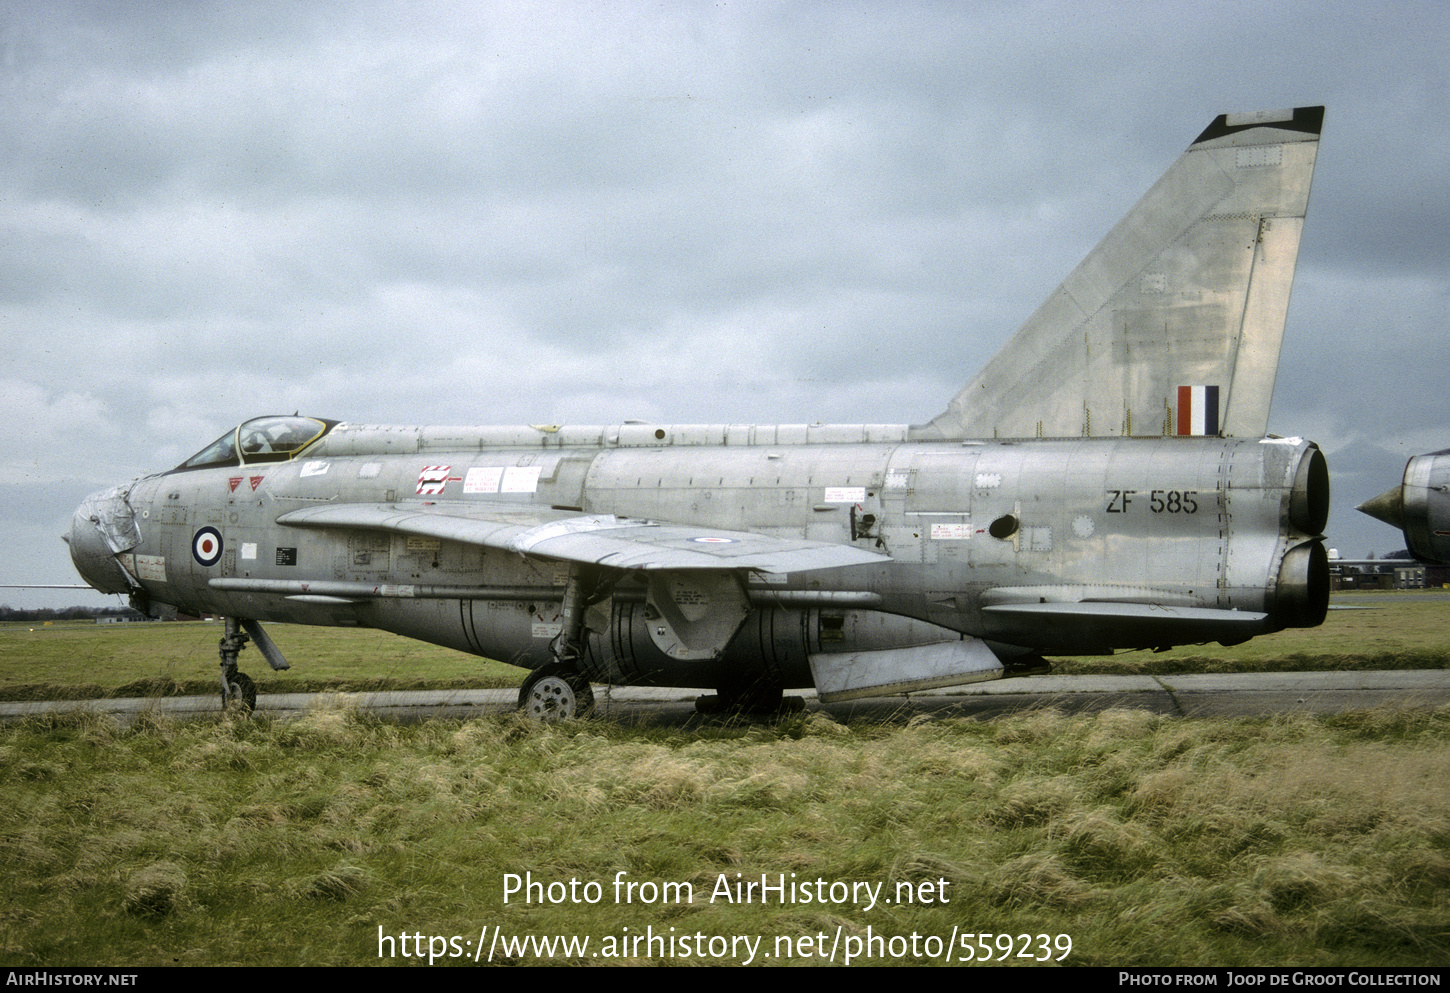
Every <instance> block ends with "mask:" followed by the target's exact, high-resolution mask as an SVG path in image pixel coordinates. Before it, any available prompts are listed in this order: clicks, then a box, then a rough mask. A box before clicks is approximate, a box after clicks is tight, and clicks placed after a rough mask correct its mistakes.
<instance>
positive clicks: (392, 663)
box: [0, 593, 1450, 700]
mask: <svg viewBox="0 0 1450 993" xmlns="http://www.w3.org/2000/svg"><path fill="white" fill-rule="evenodd" d="M1366 601H1368V602H1371V603H1373V604H1376V607H1375V609H1370V610H1363V609H1354V610H1331V611H1330V614H1329V617H1328V619H1327V620H1326V621H1325V623H1324V624H1323V625H1321V626H1320V627H1317V628H1302V629H1293V630H1289V631H1281V632H1279V633H1277V634H1272V635H1266V636H1264V637H1262V638H1255V639H1253V640H1251V641H1248V642H1246V643H1244V644H1242V645H1236V646H1234V647H1232V648H1224V647H1222V646H1219V645H1191V646H1186V647H1183V648H1176V649H1173V650H1172V651H1168V652H1162V653H1153V652H1126V653H1122V654H1119V655H1115V656H1111V657H1093V656H1088V657H1074V658H1065V659H1060V660H1057V664H1056V669H1055V671H1057V672H1062V673H1083V674H1088V673H1093V674H1123V675H1127V674H1134V673H1137V674H1144V675H1169V674H1174V673H1183V672H1300V671H1306V672H1307V671H1332V670H1341V669H1443V668H1446V667H1447V666H1450V600H1444V599H1440V598H1439V597H1436V596H1424V595H1416V594H1413V593H1409V594H1395V593H1386V594H1380V595H1378V596H1376V597H1364V596H1362V595H1361V596H1358V597H1355V598H1354V602H1355V603H1356V604H1359V603H1363V602H1366ZM268 630H269V631H270V632H271V634H272V637H273V640H274V641H276V642H277V645H278V647H279V648H281V650H282V652H283V654H284V655H286V656H287V658H288V659H289V661H291V662H292V665H293V667H292V668H291V669H290V670H288V671H286V672H272V671H271V670H269V669H268V668H267V666H266V663H264V662H263V661H262V659H261V657H260V655H259V654H258V653H257V652H256V650H255V649H251V648H249V649H248V650H247V651H246V652H245V653H244V654H243V663H244V667H245V669H246V671H247V673H248V674H249V675H251V676H252V677H253V678H254V679H255V680H256V682H257V689H258V691H259V692H261V693H304V692H322V691H338V692H364V691H368V690H397V689H465V688H484V689H488V688H499V687H510V686H518V685H519V683H520V682H522V680H523V676H524V672H523V670H521V669H518V668H515V667H513V666H509V665H504V664H503V663H500V662H493V661H489V660H486V659H480V658H478V657H476V656H472V655H466V654H464V653H463V652H456V651H453V650H451V649H447V648H439V647H438V646H436V645H428V644H425V643H423V642H420V641H413V640H411V639H408V638H402V637H399V636H398V635H393V634H388V633H386V632H383V631H372V630H368V629H360V628H318V627H308V626H303V625H291V624H277V625H269V626H268ZM220 637H221V628H220V625H219V624H216V623H205V622H180V623H170V624H116V625H98V624H93V623H89V622H83V621H75V622H57V623H55V624H53V625H34V624H25V623H8V624H3V625H0V700H54V699H90V698H95V697H119V696H174V695H185V694H198V693H203V694H204V693H212V692H215V691H216V690H217V648H216V643H217V640H218V639H219V638H220Z"/></svg>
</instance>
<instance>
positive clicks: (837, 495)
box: [826, 486, 866, 503]
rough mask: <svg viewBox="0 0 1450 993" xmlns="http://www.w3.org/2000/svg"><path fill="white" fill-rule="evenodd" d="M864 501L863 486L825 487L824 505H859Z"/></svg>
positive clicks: (864, 488) (864, 491)
mask: <svg viewBox="0 0 1450 993" xmlns="http://www.w3.org/2000/svg"><path fill="white" fill-rule="evenodd" d="M865 499H866V487H864V486H827V487H826V503H861V502H862V501H864V500H865Z"/></svg>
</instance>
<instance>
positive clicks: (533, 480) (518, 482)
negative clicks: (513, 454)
mask: <svg viewBox="0 0 1450 993" xmlns="http://www.w3.org/2000/svg"><path fill="white" fill-rule="evenodd" d="M540 468H541V467H540V466H536V465H524V466H509V467H508V468H507V469H505V470H504V471H503V483H502V484H501V485H500V486H499V488H498V491H499V492H500V493H533V492H534V491H535V490H537V489H538V488H539V470H540Z"/></svg>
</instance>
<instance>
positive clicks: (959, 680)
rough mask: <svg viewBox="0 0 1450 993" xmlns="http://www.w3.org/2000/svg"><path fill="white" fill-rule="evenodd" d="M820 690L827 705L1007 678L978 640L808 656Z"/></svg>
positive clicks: (988, 649)
mask: <svg viewBox="0 0 1450 993" xmlns="http://www.w3.org/2000/svg"><path fill="white" fill-rule="evenodd" d="M808 661H809V662H810V666H811V677H812V678H813V679H814V680H815V683H816V692H817V693H819V694H820V697H821V700H822V701H823V702H825V703H837V702H839V701H842V700H854V699H857V698H859V697H866V696H890V695H892V694H896V693H910V692H914V691H917V690H930V689H936V688H937V687H941V686H960V685H962V684H964V683H980V682H983V681H985V680H988V679H999V678H1001V676H1002V663H1001V661H1000V660H999V659H998V658H997V656H996V655H994V654H993V653H992V650H991V649H990V648H988V647H987V646H986V644H985V643H984V642H982V641H980V640H978V639H976V638H962V639H960V640H957V641H941V642H936V643H935V644H929V645H914V646H912V647H910V648H887V649H880V650H876V651H860V652H817V653H814V654H812V655H810V656H808Z"/></svg>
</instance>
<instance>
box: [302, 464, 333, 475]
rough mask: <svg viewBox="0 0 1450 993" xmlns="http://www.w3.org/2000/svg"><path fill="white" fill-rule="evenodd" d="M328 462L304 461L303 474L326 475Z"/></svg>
mask: <svg viewBox="0 0 1450 993" xmlns="http://www.w3.org/2000/svg"><path fill="white" fill-rule="evenodd" d="M327 466H328V463H326V462H304V463H302V475H303V476H325V475H327Z"/></svg>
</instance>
